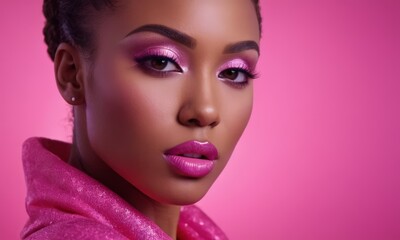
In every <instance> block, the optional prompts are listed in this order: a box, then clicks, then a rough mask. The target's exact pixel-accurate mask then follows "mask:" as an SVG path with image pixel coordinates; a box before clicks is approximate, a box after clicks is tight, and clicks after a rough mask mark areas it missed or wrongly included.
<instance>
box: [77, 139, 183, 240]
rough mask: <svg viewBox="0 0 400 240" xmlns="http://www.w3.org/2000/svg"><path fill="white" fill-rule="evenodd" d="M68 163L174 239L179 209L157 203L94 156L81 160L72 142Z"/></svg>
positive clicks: (174, 206)
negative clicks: (121, 199) (110, 191)
mask: <svg viewBox="0 0 400 240" xmlns="http://www.w3.org/2000/svg"><path fill="white" fill-rule="evenodd" d="M69 163H70V164H71V165H73V166H75V167H76V168H78V169H80V170H82V171H83V172H85V173H87V174H88V175H90V176H91V177H93V178H95V179H96V180H98V181H99V182H101V183H102V184H104V185H105V186H107V187H108V188H109V189H111V190H112V191H114V192H115V193H117V194H118V195H119V196H121V197H122V198H123V199H125V201H127V202H128V203H129V204H130V205H131V206H133V207H134V208H135V209H137V210H138V211H139V212H141V213H142V214H143V215H145V216H146V217H148V218H149V219H151V220H152V221H153V222H154V223H155V224H157V225H158V226H159V227H160V228H161V229H162V230H163V231H164V232H165V233H166V234H168V235H169V236H170V237H171V238H172V239H176V233H177V228H178V221H179V213H180V207H179V206H176V205H169V204H163V203H160V202H157V201H155V200H153V199H151V198H149V197H148V196H147V195H145V194H143V193H142V192H141V191H139V190H138V189H136V188H135V187H134V186H132V184H130V183H129V182H127V181H126V180H125V179H123V178H122V177H121V176H119V175H118V174H117V173H115V172H114V171H113V170H112V169H111V168H110V167H108V166H107V165H106V164H105V163H104V162H103V161H101V160H100V159H99V158H98V157H96V156H91V157H89V159H87V158H83V157H82V155H81V154H80V151H79V150H78V147H77V146H76V141H75V137H74V142H73V145H72V149H71V154H70V157H69Z"/></svg>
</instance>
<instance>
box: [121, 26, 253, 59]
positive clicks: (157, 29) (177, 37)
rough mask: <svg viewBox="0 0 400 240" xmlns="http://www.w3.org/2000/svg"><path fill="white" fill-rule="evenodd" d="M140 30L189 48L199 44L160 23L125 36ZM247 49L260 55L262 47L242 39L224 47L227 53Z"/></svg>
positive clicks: (137, 29) (133, 32)
mask: <svg viewBox="0 0 400 240" xmlns="http://www.w3.org/2000/svg"><path fill="white" fill-rule="evenodd" d="M139 32H154V33H158V34H160V35H163V36H165V37H167V38H169V39H172V40H174V41H176V42H178V43H181V44H182V45H185V46H187V47H188V48H191V49H193V48H195V47H196V45H197V41H196V39H194V38H193V37H191V36H189V35H187V34H185V33H183V32H180V31H178V30H176V29H173V28H170V27H167V26H164V25H159V24H147V25H143V26H140V27H138V28H136V29H134V30H133V31H131V32H129V33H128V34H127V35H126V36H125V37H128V36H130V35H132V34H135V33H139ZM245 50H255V51H256V52H257V53H258V55H260V47H259V45H258V44H257V43H256V42H255V41H241V42H237V43H233V44H231V45H228V46H227V47H226V48H225V49H224V53H225V54H229V53H239V52H242V51H245Z"/></svg>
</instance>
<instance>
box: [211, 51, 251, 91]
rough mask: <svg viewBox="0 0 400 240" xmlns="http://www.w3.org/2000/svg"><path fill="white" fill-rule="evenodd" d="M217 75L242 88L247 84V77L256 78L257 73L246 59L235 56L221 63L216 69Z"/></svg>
mask: <svg viewBox="0 0 400 240" xmlns="http://www.w3.org/2000/svg"><path fill="white" fill-rule="evenodd" d="M217 77H218V78H219V79H220V80H222V81H225V82H226V83H228V84H230V85H232V86H234V87H238V88H242V87H245V86H246V85H247V84H248V81H249V79H254V78H257V74H255V73H254V70H253V67H250V65H249V64H248V63H247V61H245V60H242V59H240V58H236V59H233V60H230V61H228V62H226V63H225V64H223V65H222V66H221V67H220V68H219V69H218V71H217Z"/></svg>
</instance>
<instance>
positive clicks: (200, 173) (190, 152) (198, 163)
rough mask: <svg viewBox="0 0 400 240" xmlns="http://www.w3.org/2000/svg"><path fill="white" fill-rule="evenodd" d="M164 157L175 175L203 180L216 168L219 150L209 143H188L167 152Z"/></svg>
mask: <svg viewBox="0 0 400 240" xmlns="http://www.w3.org/2000/svg"><path fill="white" fill-rule="evenodd" d="M163 156H164V159H165V160H166V161H167V163H168V165H169V166H170V168H171V170H172V171H173V172H174V173H176V174H178V175H181V176H184V177H191V178H201V177H204V176H206V175H207V174H209V173H210V172H211V171H212V169H213V168H214V164H215V161H216V159H217V158H218V150H217V149H216V147H215V146H214V145H213V144H212V143H209V142H199V141H188V142H184V143H182V144H179V145H177V146H175V147H173V148H171V149H169V150H167V151H165V153H164V155H163Z"/></svg>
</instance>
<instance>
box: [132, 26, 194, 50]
mask: <svg viewBox="0 0 400 240" xmlns="http://www.w3.org/2000/svg"><path fill="white" fill-rule="evenodd" d="M138 32H154V33H158V34H161V35H163V36H165V37H167V38H169V39H172V40H174V41H176V42H178V43H181V44H183V45H185V46H187V47H188V48H195V47H196V40H195V39H194V38H192V37H191V36H189V35H187V34H185V33H182V32H180V31H178V30H175V29H172V28H170V27H167V26H164V25H157V24H149V25H143V26H141V27H138V28H136V29H135V30H133V31H131V32H130V33H128V34H127V35H126V37H128V36H129V35H132V34H135V33H138Z"/></svg>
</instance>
